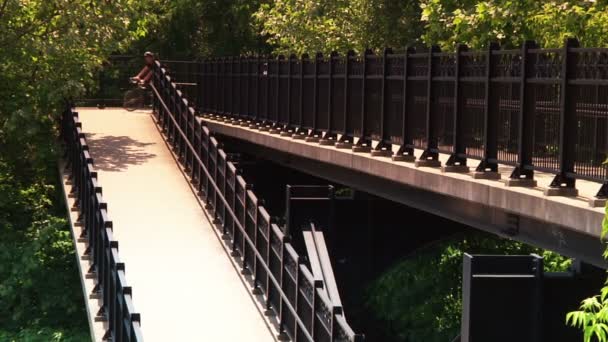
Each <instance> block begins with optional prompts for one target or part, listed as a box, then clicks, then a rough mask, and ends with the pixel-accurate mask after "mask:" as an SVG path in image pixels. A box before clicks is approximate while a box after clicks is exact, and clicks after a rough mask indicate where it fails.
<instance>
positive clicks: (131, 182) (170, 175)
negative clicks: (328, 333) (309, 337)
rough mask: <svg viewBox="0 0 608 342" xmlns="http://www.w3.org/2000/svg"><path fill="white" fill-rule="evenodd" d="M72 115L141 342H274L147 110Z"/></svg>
mask: <svg viewBox="0 0 608 342" xmlns="http://www.w3.org/2000/svg"><path fill="white" fill-rule="evenodd" d="M77 112H78V113H79V116H80V119H81V121H82V127H83V131H84V132H86V133H87V141H88V143H89V146H90V152H91V154H92V157H93V160H94V165H95V168H96V169H97V171H98V173H99V176H98V178H99V182H100V185H101V186H102V188H103V195H104V199H105V200H106V201H107V203H108V214H109V216H110V218H111V219H112V220H113V221H114V236H115V238H116V240H118V243H119V254H120V258H121V259H122V261H123V262H124V263H125V265H126V278H127V282H128V283H129V284H130V285H131V286H132V287H133V301H134V305H135V308H136V310H137V311H138V312H140V313H141V320H142V322H141V326H142V331H143V335H144V340H145V341H147V342H149V341H231V342H232V341H274V337H273V334H272V333H271V330H270V329H269V327H268V326H267V325H266V323H265V320H264V319H263V317H262V316H261V313H260V312H259V310H258V308H257V306H256V304H255V303H254V299H253V298H252V297H251V295H250V292H249V290H248V288H247V287H246V285H245V284H244V283H243V282H242V281H241V278H240V276H239V275H238V272H237V270H235V268H234V267H233V264H232V263H231V261H230V259H229V256H228V255H227V253H226V251H225V250H224V249H223V247H222V244H221V242H220V240H219V239H218V236H217V235H216V233H215V231H214V228H213V227H212V225H211V224H210V223H209V221H208V219H207V217H206V215H205V213H204V211H203V209H202V208H201V207H200V205H199V202H198V201H197V199H196V197H195V195H194V194H193V193H192V191H191V188H190V186H189V184H188V183H187V181H186V179H185V178H184V176H183V175H182V173H181V171H180V168H179V166H178V165H177V164H176V162H175V160H174V159H173V157H172V155H171V153H170V152H169V150H168V148H167V146H166V145H165V142H164V140H163V138H162V136H161V134H160V133H159V131H158V130H157V128H156V125H155V123H154V119H153V117H152V114H150V113H149V112H143V111H142V112H127V111H124V110H122V109H104V110H97V109H91V108H78V109H77Z"/></svg>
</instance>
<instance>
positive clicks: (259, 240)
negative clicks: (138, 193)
mask: <svg viewBox="0 0 608 342" xmlns="http://www.w3.org/2000/svg"><path fill="white" fill-rule="evenodd" d="M258 66H260V65H259V64H258ZM266 67H267V65H265V66H264V68H266ZM277 67H278V68H280V65H277ZM155 72H156V73H159V74H160V77H157V78H156V79H157V80H159V82H158V83H156V84H153V85H152V89H153V92H154V94H155V96H156V100H157V103H158V107H155V115H156V117H157V119H158V124H159V125H160V126H161V127H164V133H165V134H166V135H167V138H169V137H171V138H170V139H169V143H170V144H171V145H172V146H173V148H174V150H175V152H176V154H177V155H178V156H182V158H180V161H181V162H182V163H184V164H186V163H187V159H188V157H190V158H191V159H192V165H191V166H190V168H191V169H192V171H191V172H190V175H191V177H192V180H193V181H194V183H195V184H196V183H198V184H196V186H197V187H198V189H199V194H200V195H201V197H202V199H203V200H204V201H205V202H206V203H207V209H208V210H209V211H210V212H211V213H212V215H213V219H214V223H215V224H217V225H218V228H220V229H222V230H223V233H224V235H225V237H226V238H227V239H230V240H231V243H232V248H233V252H234V253H233V256H235V257H236V256H241V257H242V259H241V261H242V263H241V267H242V272H243V273H248V272H251V273H252V275H253V280H252V281H253V288H254V291H257V292H261V294H262V295H263V298H264V302H265V305H266V309H267V310H268V311H269V312H274V313H275V314H276V317H278V320H279V326H280V330H281V333H285V334H287V335H288V336H290V337H292V338H293V339H294V340H295V341H321V340H326V341H338V336H341V335H338V334H337V332H338V330H337V329H334V328H333V325H334V323H333V322H334V321H333V320H334V318H333V316H336V315H338V314H340V313H341V310H337V309H336V308H335V306H334V305H331V303H330V302H329V303H326V302H327V301H329V299H328V298H327V296H325V297H323V293H320V292H318V291H317V293H316V294H315V291H314V289H315V288H317V287H319V286H322V283H320V282H318V281H316V280H312V281H311V282H305V281H303V280H302V279H307V278H306V274H308V275H309V276H310V272H308V273H306V272H307V269H306V267H305V266H304V265H302V264H301V262H302V260H301V259H299V257H298V255H297V253H295V250H294V249H293V247H292V246H291V245H290V243H289V239H288V237H287V236H285V234H284V232H283V230H282V229H281V228H280V227H279V226H278V225H276V224H274V223H273V222H272V220H271V216H270V214H269V213H268V212H267V210H266V209H265V208H264V207H263V206H262V205H261V203H260V201H259V200H258V198H257V197H256V196H255V194H254V192H253V191H252V190H251V188H250V186H248V184H247V182H246V181H245V179H244V178H243V176H241V175H239V174H238V171H237V167H238V162H236V161H235V160H234V159H233V156H232V155H230V154H227V153H226V152H225V151H224V150H223V149H222V148H221V145H220V143H219V141H218V140H217V139H216V138H215V137H212V136H211V133H210V132H209V130H208V128H207V127H205V126H204V122H203V121H202V120H201V119H200V118H195V117H194V116H195V115H196V113H195V111H194V110H193V109H192V108H188V109H187V110H185V111H181V112H179V109H177V108H176V107H170V106H171V105H172V104H173V103H174V102H175V101H176V99H175V98H174V97H175V96H176V97H177V101H178V102H179V101H181V100H183V98H182V97H183V96H184V95H185V94H182V93H181V92H178V91H172V92H166V91H165V90H164V89H162V88H160V87H170V88H172V89H173V88H174V85H173V84H171V82H170V78H169V76H168V74H167V72H166V70H164V69H162V68H160V64H157V65H156V68H155ZM267 76H268V75H264V77H267ZM162 78H164V81H163V80H161V79H162ZM183 103H185V104H186V105H188V103H187V102H183ZM182 113H185V114H186V116H187V117H186V118H185V119H181V114H182ZM182 122H186V123H189V122H196V124H195V125H194V126H193V131H192V133H191V132H190V131H189V128H190V126H189V125H188V124H186V125H182V124H180V123H182ZM275 124H276V123H275ZM182 142H183V144H184V145H183V146H184V149H185V150H186V151H184V152H181V154H180V150H179V146H180V143H182ZM196 144H200V146H196ZM197 179H198V181H197ZM301 275H303V276H301ZM310 277H312V276H310ZM303 284H304V285H303ZM305 284H308V285H310V286H309V287H310V288H312V289H313V290H312V291H307V290H305V289H304V290H302V287H305V288H309V287H306V285H305ZM303 295H304V296H309V295H310V296H312V299H310V302H312V303H315V302H316V303H319V302H320V301H325V302H324V303H326V305H325V306H323V307H321V308H319V307H316V306H315V304H312V306H309V307H308V309H307V306H306V305H305V304H304V303H300V298H302V296H303ZM307 298H308V297H307ZM319 305H321V304H319ZM325 307H327V308H329V311H327V310H324V309H323V308H325ZM327 312H329V314H330V315H331V316H332V317H331V318H330V319H331V320H330V321H327V319H326V318H325V316H324V315H325V314H326V313H327ZM321 320H322V321H321ZM315 322H316V323H315ZM328 322H329V323H328ZM336 322H337V321H336ZM315 324H318V325H319V327H317V328H315ZM334 330H335V333H334ZM346 330H348V329H346ZM315 334H318V335H319V336H320V337H319V338H318V339H317V338H316V337H313V335H315ZM315 336H316V335H315ZM322 336H325V337H324V338H323V337H322ZM355 338H362V337H361V336H358V335H357V336H355V337H353V338H350V339H348V340H347V341H354V340H355ZM340 341H342V340H340Z"/></svg>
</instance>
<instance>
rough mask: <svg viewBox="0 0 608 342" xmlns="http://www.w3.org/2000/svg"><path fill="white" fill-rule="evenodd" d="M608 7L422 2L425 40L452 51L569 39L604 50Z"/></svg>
mask: <svg viewBox="0 0 608 342" xmlns="http://www.w3.org/2000/svg"><path fill="white" fill-rule="evenodd" d="M607 5H608V2H606V1H589V0H574V1H572V0H552V1H536V0H523V1H513V0H486V1H480V0H466V1H457V0H421V4H420V6H421V8H422V17H421V19H422V21H423V22H424V27H425V32H424V34H423V36H422V38H423V41H424V42H425V43H427V44H438V45H440V46H441V47H442V48H445V49H448V50H451V49H453V48H454V46H455V45H456V44H459V43H465V44H468V45H469V46H471V47H473V48H481V47H484V46H487V44H488V43H489V42H493V41H496V42H499V43H501V44H503V45H505V46H508V47H512V46H518V45H519V44H521V43H522V42H523V41H525V40H536V41H537V42H538V43H539V44H540V45H541V46H544V47H560V46H562V44H563V42H564V39H565V38H566V37H576V38H578V39H580V41H581V43H582V44H583V45H585V46H604V45H606V44H607V43H608V35H607V34H606V33H607V32H608V20H607V19H608V12H607V11H606V6H607Z"/></svg>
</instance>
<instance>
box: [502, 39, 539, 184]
mask: <svg viewBox="0 0 608 342" xmlns="http://www.w3.org/2000/svg"><path fill="white" fill-rule="evenodd" d="M535 47H536V43H535V42H534V41H526V42H525V43H524V44H523V45H522V47H521V73H520V84H519V131H518V134H519V135H518V137H517V139H518V144H517V146H518V147H517V148H518V150H517V163H516V165H515V169H514V170H513V172H512V173H511V176H510V177H509V179H508V180H507V182H506V185H507V186H526V187H535V186H536V180H534V166H533V165H532V149H533V147H534V146H533V144H534V108H533V107H532V106H533V103H531V100H532V99H531V98H530V91H529V90H528V84H527V83H528V82H527V78H528V75H529V74H531V73H532V68H533V67H534V63H532V62H533V61H532V62H530V54H529V53H528V50H529V49H533V48H535Z"/></svg>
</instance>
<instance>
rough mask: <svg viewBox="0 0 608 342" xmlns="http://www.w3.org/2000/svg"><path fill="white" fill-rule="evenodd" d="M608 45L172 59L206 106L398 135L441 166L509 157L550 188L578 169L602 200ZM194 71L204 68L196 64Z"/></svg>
mask: <svg viewBox="0 0 608 342" xmlns="http://www.w3.org/2000/svg"><path fill="white" fill-rule="evenodd" d="M606 51H607V49H596V48H580V47H578V43H577V42H576V41H575V40H567V42H566V44H565V45H564V47H563V48H559V49H540V48H538V46H537V45H536V44H535V43H534V42H526V43H525V44H523V45H522V47H521V48H519V49H499V47H498V45H496V44H490V46H489V47H488V48H487V49H486V50H483V51H469V50H468V49H467V47H466V46H464V45H460V46H459V47H458V48H457V51H456V52H447V51H440V50H439V48H437V47H435V46H433V47H431V48H429V49H424V48H421V49H417V50H416V49H413V48H406V51H404V52H403V53H393V52H392V51H391V50H390V49H386V50H385V51H384V53H383V54H374V53H373V52H372V51H370V50H367V51H365V52H364V53H363V54H361V55H355V54H354V53H352V52H349V53H348V54H347V55H345V56H338V55H337V54H332V55H330V56H328V57H323V55H322V54H317V55H315V57H314V58H310V57H308V55H306V54H304V55H302V56H301V58H296V57H295V56H290V58H288V59H285V58H283V57H282V56H281V57H279V58H273V59H271V58H268V57H264V58H260V57H256V58H254V57H247V58H232V59H227V58H215V59H208V60H205V61H204V62H202V66H200V67H198V68H194V69H193V67H192V66H188V67H187V68H186V67H179V66H178V65H180V64H179V63H176V62H166V63H168V65H172V68H174V69H179V68H181V69H180V70H182V69H184V70H190V71H188V72H192V73H194V74H195V75H194V76H198V77H202V78H203V79H204V80H207V81H203V82H202V88H203V89H202V90H200V89H199V91H198V93H200V94H202V95H200V96H198V98H201V99H205V101H206V103H204V104H201V105H199V107H200V108H203V109H204V111H205V112H207V114H214V115H220V116H221V115H227V116H233V117H237V118H241V119H242V118H243V115H245V117H246V118H247V120H250V121H257V123H254V125H257V126H262V127H271V126H278V127H280V128H281V129H287V130H289V131H294V132H295V131H297V130H298V129H301V130H302V132H301V133H300V134H309V133H312V134H313V135H316V136H317V137H329V138H330V139H329V140H330V142H331V139H333V138H337V137H336V136H337V135H340V136H342V139H341V140H342V141H341V142H348V143H352V142H353V140H354V138H357V140H359V139H360V140H361V141H362V144H363V145H366V146H367V145H368V144H371V143H372V142H373V141H375V143H379V146H380V147H382V149H383V150H385V151H389V152H388V153H385V154H388V155H390V150H391V149H390V146H391V145H398V146H399V152H398V154H407V155H409V156H410V158H407V159H400V160H408V161H409V160H413V159H414V157H413V149H414V148H417V149H422V150H424V153H423V154H422V156H421V157H420V158H421V159H425V160H428V159H433V160H436V161H437V163H436V164H434V165H439V163H438V153H447V154H450V155H451V157H450V159H449V160H448V162H447V165H452V164H453V165H466V164H467V159H468V158H471V159H477V160H480V162H479V165H478V166H477V170H476V171H477V172H482V173H484V172H497V170H498V168H497V165H498V163H501V164H507V165H513V166H515V170H514V171H513V173H512V174H511V175H510V176H509V177H510V178H511V179H512V180H520V179H529V180H533V179H534V170H539V171H543V172H549V173H554V174H555V175H556V176H555V179H554V181H553V182H552V183H551V186H550V187H551V188H566V189H569V188H574V187H575V180H576V179H577V178H578V179H588V180H593V181H599V182H602V183H604V184H603V185H602V187H601V189H600V191H599V192H598V194H597V196H599V197H602V198H605V197H606V196H608V182H607V180H606V177H607V176H608V174H607V172H606V167H605V166H603V165H602V162H603V161H604V160H605V159H606V157H607V156H608V148H607V147H606V146H607V143H606V141H605V140H606V139H605V137H606V136H607V134H606V133H608V129H605V127H606V125H605V124H604V123H605V121H606V120H608V119H607V117H608V115H607V114H606V113H608V109H606V107H607V106H608V104H607V103H606V100H605V98H606V96H604V95H606V93H608V90H607V89H608V83H607V82H608V78H607V77H608V76H607V75H606V70H605V60H606V58H608V57H606V56H607V54H608V52H606ZM227 61H229V62H227ZM171 63H172V64H171ZM188 68H190V69H188ZM199 69H200V70H202V74H203V75H202V76H201V75H200V73H199V74H196V71H192V70H199ZM182 72H183V71H180V73H182ZM194 76H192V75H190V76H182V77H184V78H185V79H190V78H193V77H194ZM195 78H197V77H195ZM197 79H198V78H197ZM157 81H158V82H157V83H158V84H159V85H161V84H163V83H166V81H163V80H162V79H160V80H157ZM169 82H171V81H169ZM199 83H201V82H199ZM161 88H162V87H161ZM237 95H239V96H237ZM183 96H185V97H188V96H191V95H190V94H189V93H187V92H186V93H185V94H183ZM233 102H234V104H233ZM233 112H234V113H233ZM244 113H245V114H244ZM314 140H316V139H311V140H310V141H314ZM327 140H328V139H321V143H328V141H327ZM368 150H369V149H359V150H358V151H360V152H362V151H368ZM375 155H377V154H375ZM383 155H384V154H383ZM522 184H523V183H522ZM530 184H531V183H530Z"/></svg>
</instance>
